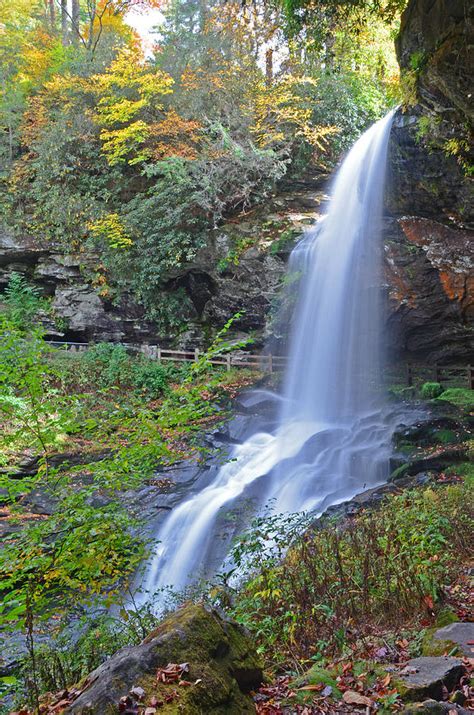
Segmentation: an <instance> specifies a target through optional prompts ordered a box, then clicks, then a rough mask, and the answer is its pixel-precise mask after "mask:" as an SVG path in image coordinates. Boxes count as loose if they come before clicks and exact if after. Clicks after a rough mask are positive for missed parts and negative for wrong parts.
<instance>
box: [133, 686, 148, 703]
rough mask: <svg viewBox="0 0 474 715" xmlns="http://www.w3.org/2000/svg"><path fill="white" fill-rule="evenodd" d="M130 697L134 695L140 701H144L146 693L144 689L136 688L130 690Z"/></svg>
mask: <svg viewBox="0 0 474 715" xmlns="http://www.w3.org/2000/svg"><path fill="white" fill-rule="evenodd" d="M130 695H133V696H134V697H135V698H138V700H143V698H144V697H145V691H144V690H143V688H140V686H134V687H133V688H132V689H131V690H130Z"/></svg>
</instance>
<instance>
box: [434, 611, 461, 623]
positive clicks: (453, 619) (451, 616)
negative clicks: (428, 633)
mask: <svg viewBox="0 0 474 715" xmlns="http://www.w3.org/2000/svg"><path fill="white" fill-rule="evenodd" d="M458 621H459V618H458V617H457V615H456V613H455V612H454V611H453V610H452V608H448V607H446V608H442V609H441V610H440V611H439V613H438V615H437V616H436V627H437V628H444V626H450V625H451V623H457V622H458Z"/></svg>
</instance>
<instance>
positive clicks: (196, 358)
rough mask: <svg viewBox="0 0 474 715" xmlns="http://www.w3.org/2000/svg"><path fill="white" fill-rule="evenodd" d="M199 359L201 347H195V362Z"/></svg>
mask: <svg viewBox="0 0 474 715" xmlns="http://www.w3.org/2000/svg"><path fill="white" fill-rule="evenodd" d="M198 360H199V348H194V362H197V361H198Z"/></svg>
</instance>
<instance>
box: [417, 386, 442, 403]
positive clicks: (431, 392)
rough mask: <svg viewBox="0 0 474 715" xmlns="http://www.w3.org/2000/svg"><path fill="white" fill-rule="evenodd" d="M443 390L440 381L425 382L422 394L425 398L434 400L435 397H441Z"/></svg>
mask: <svg viewBox="0 0 474 715" xmlns="http://www.w3.org/2000/svg"><path fill="white" fill-rule="evenodd" d="M443 392H444V390H443V387H442V386H441V385H440V384H439V382H425V383H424V384H423V385H422V386H421V396H422V397H423V399H425V400H434V399H435V397H439V396H440V395H442V394H443Z"/></svg>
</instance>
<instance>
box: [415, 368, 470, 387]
mask: <svg viewBox="0 0 474 715" xmlns="http://www.w3.org/2000/svg"><path fill="white" fill-rule="evenodd" d="M405 378H406V384H407V385H408V387H413V386H416V385H418V384H422V383H424V382H439V383H440V384H441V385H460V384H463V385H466V386H467V387H468V388H469V389H471V390H474V365H438V364H437V363H435V364H434V365H418V364H411V363H408V364H407V366H406V373H405Z"/></svg>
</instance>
